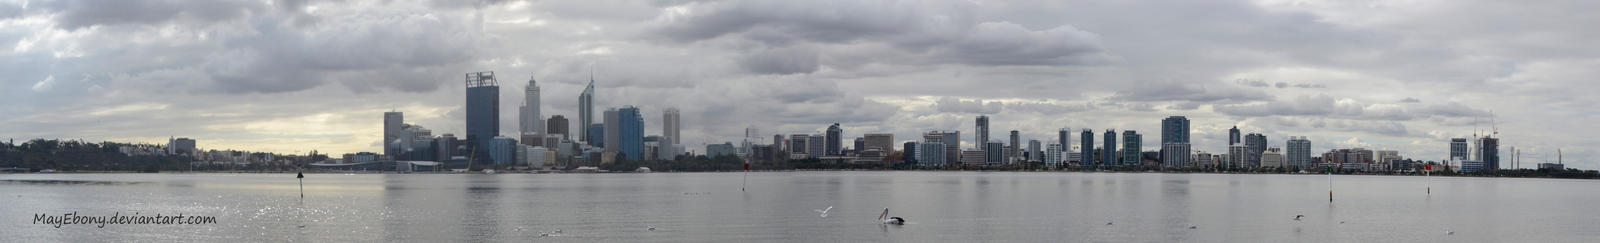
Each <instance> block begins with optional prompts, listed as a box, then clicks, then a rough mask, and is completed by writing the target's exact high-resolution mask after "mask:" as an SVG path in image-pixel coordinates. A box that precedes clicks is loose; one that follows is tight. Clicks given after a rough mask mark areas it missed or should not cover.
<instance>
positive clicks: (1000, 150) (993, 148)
mask: <svg viewBox="0 0 1600 243" xmlns="http://www.w3.org/2000/svg"><path fill="white" fill-rule="evenodd" d="M982 147H983V163H984V164H1001V163H1005V157H1006V156H1005V151H1006V150H1005V148H1006V145H1005V144H1003V143H1000V142H987V143H983V146H982Z"/></svg>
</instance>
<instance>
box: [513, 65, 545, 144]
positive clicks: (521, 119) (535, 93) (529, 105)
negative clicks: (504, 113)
mask: <svg viewBox="0 0 1600 243" xmlns="http://www.w3.org/2000/svg"><path fill="white" fill-rule="evenodd" d="M522 92H523V93H522V98H523V101H522V107H519V109H518V111H520V112H519V114H517V115H518V117H517V118H518V119H517V125H519V127H520V128H521V130H520V132H521V133H522V134H529V133H533V134H545V130H544V115H540V114H539V84H538V83H535V82H534V81H533V77H531V76H530V77H528V87H527V88H526V89H523V91H522Z"/></svg>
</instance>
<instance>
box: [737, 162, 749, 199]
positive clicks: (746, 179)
mask: <svg viewBox="0 0 1600 243" xmlns="http://www.w3.org/2000/svg"><path fill="white" fill-rule="evenodd" d="M748 185H750V162H744V179H743V180H742V181H740V182H739V191H741V192H742V191H744V189H745V187H746V186H748Z"/></svg>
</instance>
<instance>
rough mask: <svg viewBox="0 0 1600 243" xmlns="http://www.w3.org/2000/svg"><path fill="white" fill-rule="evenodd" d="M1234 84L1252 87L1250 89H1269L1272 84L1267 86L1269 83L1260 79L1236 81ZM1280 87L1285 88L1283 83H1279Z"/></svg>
mask: <svg viewBox="0 0 1600 243" xmlns="http://www.w3.org/2000/svg"><path fill="white" fill-rule="evenodd" d="M1233 82H1234V83H1237V84H1240V85H1244V86H1250V87H1267V86H1269V85H1270V84H1267V81H1261V80H1260V79H1240V80H1234V81H1233ZM1278 86H1279V87H1280V88H1281V87H1282V86H1283V83H1278Z"/></svg>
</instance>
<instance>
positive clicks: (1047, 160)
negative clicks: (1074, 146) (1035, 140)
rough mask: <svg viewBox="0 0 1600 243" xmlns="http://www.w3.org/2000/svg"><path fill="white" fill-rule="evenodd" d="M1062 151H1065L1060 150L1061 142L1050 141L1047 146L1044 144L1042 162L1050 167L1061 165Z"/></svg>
mask: <svg viewBox="0 0 1600 243" xmlns="http://www.w3.org/2000/svg"><path fill="white" fill-rule="evenodd" d="M1062 153H1065V151H1062V150H1061V144H1059V143H1052V144H1050V145H1048V146H1045V152H1044V164H1045V165H1046V166H1050V167H1061V154H1062Z"/></svg>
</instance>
